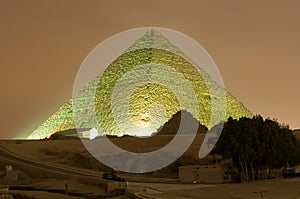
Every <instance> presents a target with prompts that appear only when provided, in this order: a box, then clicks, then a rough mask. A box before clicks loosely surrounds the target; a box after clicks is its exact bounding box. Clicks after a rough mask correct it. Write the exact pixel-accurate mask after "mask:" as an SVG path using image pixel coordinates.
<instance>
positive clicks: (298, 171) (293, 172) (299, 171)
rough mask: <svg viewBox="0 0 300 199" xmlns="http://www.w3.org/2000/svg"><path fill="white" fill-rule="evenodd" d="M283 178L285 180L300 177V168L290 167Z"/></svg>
mask: <svg viewBox="0 0 300 199" xmlns="http://www.w3.org/2000/svg"><path fill="white" fill-rule="evenodd" d="M282 176H283V177H285V178H295V177H300V167H299V166H298V167H297V166H296V167H289V168H286V169H285V171H284V172H283V174H282Z"/></svg>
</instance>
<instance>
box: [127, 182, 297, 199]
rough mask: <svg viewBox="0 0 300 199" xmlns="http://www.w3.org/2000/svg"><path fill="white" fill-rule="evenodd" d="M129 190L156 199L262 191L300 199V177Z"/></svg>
mask: <svg viewBox="0 0 300 199" xmlns="http://www.w3.org/2000/svg"><path fill="white" fill-rule="evenodd" d="M129 189H131V190H135V191H136V193H138V195H140V196H142V197H150V198H157V199H169V198H172V199H173V198H174V199H177V198H178V199H179V198H180V199H182V198H185V199H188V198H189V199H258V198H262V196H261V194H260V193H259V192H262V191H263V192H264V193H263V198H266V199H300V178H298V179H297V178H296V179H282V180H273V181H265V182H253V183H239V184H220V185H199V184H196V185H187V184H174V185H172V184H165V185H164V184H156V183H154V184H149V183H148V184H144V183H136V184H132V185H130V186H129ZM257 192H258V193H257Z"/></svg>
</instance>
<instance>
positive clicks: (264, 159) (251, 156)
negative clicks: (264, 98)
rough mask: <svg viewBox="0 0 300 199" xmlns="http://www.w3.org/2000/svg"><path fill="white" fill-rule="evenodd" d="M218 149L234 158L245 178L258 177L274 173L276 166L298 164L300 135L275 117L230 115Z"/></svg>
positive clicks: (227, 156)
mask: <svg viewBox="0 0 300 199" xmlns="http://www.w3.org/2000/svg"><path fill="white" fill-rule="evenodd" d="M215 152H216V153H218V154H220V155H221V156H222V157H223V158H226V159H231V160H232V162H233V164H234V165H235V166H236V167H237V168H238V170H239V171H240V173H241V176H242V178H243V179H244V180H247V181H249V180H254V179H259V178H264V177H268V176H270V175H272V170H273V169H274V168H281V167H283V166H285V165H288V164H289V165H292V164H297V163H298V162H299V161H296V160H295V159H294V157H295V154H296V138H295V136H294V135H293V132H292V131H291V130H290V129H289V127H288V126H284V125H280V124H279V123H278V122H277V121H275V120H270V119H266V120H264V119H263V118H262V117H261V116H255V117H253V118H240V119H239V120H235V119H232V118H229V119H228V121H227V122H226V123H225V124H224V128H223V131H222V134H221V136H220V139H219V141H218V143H217V144H216V148H215Z"/></svg>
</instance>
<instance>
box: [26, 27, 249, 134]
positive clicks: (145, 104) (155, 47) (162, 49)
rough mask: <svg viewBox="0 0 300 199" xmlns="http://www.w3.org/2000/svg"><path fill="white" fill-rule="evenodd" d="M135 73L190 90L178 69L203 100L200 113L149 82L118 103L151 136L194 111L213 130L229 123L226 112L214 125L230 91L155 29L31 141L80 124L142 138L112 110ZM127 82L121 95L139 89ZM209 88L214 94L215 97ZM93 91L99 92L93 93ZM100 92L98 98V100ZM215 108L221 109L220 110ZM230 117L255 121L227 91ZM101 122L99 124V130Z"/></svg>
mask: <svg viewBox="0 0 300 199" xmlns="http://www.w3.org/2000/svg"><path fill="white" fill-rule="evenodd" d="M160 66H164V67H165V68H167V69H166V70H165V71H164V69H163V68H162V69H161V70H157V68H160ZM130 71H135V72H134V73H132V75H136V76H137V77H140V74H143V78H144V79H145V81H146V80H147V81H149V82H151V80H152V78H153V76H156V77H161V78H162V79H164V80H165V81H166V82H170V83H172V84H173V85H174V87H176V90H177V91H178V92H185V88H183V87H182V85H179V84H178V85H177V81H176V79H174V77H175V74H172V71H176V73H178V74H180V75H181V76H182V77H183V78H185V79H186V80H187V81H188V82H189V84H190V86H191V88H192V89H193V90H194V93H195V96H196V98H197V101H198V105H199V109H195V108H194V107H193V106H186V107H182V106H180V104H179V102H178V99H177V98H176V95H175V94H174V92H172V90H170V89H169V88H168V87H166V86H163V85H159V84H157V83H147V84H144V85H142V86H140V87H138V88H137V89H135V91H134V92H133V93H132V95H131V96H130V98H129V103H128V104H125V105H124V103H122V100H124V99H122V98H120V99H117V100H119V101H120V104H121V105H120V106H121V107H119V108H120V109H126V108H127V107H125V106H128V113H127V116H128V117H129V118H130V120H131V121H132V123H134V124H135V125H136V126H137V127H140V128H148V129H150V130H148V131H147V132H146V133H148V134H151V133H153V132H155V131H156V130H157V129H158V128H159V127H160V126H162V125H163V124H164V123H166V122H167V121H169V120H170V119H171V118H172V116H173V115H174V114H175V113H177V112H178V111H180V110H186V111H187V112H189V113H191V114H192V115H193V116H194V117H195V118H196V119H198V121H199V122H200V123H201V124H203V125H205V126H207V127H208V128H210V127H212V126H213V125H215V124H217V123H218V122H221V121H223V120H224V118H222V116H221V115H222V114H220V118H217V119H216V120H215V121H211V114H212V103H211V100H212V99H217V98H218V93H222V92H224V88H222V87H221V86H219V85H218V84H217V83H215V82H214V81H213V80H212V79H211V78H210V76H209V75H208V74H206V73H205V72H204V71H202V70H201V69H199V67H197V66H195V64H194V63H193V62H192V61H191V60H190V59H189V58H188V57H187V56H185V55H184V53H182V52H181V51H180V50H179V49H178V48H177V47H176V46H174V45H173V44H171V43H170V42H169V41H168V40H167V39H166V38H165V37H164V36H163V35H162V34H160V33H159V32H157V31H154V30H153V31H149V32H146V33H145V34H144V35H143V36H142V37H140V38H139V39H138V40H137V41H136V42H135V43H134V44H133V45H132V46H130V47H129V48H128V49H127V50H126V51H125V52H124V53H123V54H122V55H120V56H119V57H117V58H116V59H115V60H114V61H113V62H111V63H110V64H109V66H108V67H107V68H106V69H105V70H104V71H103V73H102V74H99V75H98V76H96V78H95V79H93V80H92V81H91V82H90V83H88V85H87V86H86V87H85V88H83V89H82V90H80V91H79V92H78V93H77V94H76V95H75V96H74V97H73V99H71V100H69V101H68V102H67V103H66V104H64V105H63V106H62V107H60V108H59V110H58V111H57V112H55V113H54V114H53V115H52V116H51V117H50V118H49V119H47V120H46V121H45V122H44V123H43V124H41V125H40V126H39V127H38V128H37V129H36V130H34V131H33V132H32V133H31V134H30V135H29V137H28V139H41V138H45V137H49V136H51V135H52V134H53V133H55V132H57V131H63V130H67V129H74V128H75V126H76V128H93V127H97V128H98V129H101V131H102V132H103V133H104V134H106V135H116V136H123V135H126V134H130V135H134V134H135V135H140V132H135V131H134V129H131V130H130V133H128V132H127V131H126V130H124V129H122V128H120V127H119V125H118V122H121V123H123V124H124V125H125V126H126V120H124V118H122V117H121V118H119V120H116V118H115V116H116V115H117V117H118V113H113V110H112V98H113V92H114V89H115V87H116V85H117V84H118V82H119V81H120V80H121V79H122V78H123V79H122V81H123V80H124V78H126V74H128V73H129V72H130ZM170 71H171V72H170ZM125 80H127V81H125V82H126V85H125V84H124V85H123V89H122V90H121V92H120V96H122V94H124V95H125V94H126V92H127V90H130V88H133V86H135V85H134V82H132V80H131V79H130V78H128V79H125ZM208 88H210V89H212V90H213V91H214V92H213V94H212V93H211V92H210V89H208ZM93 90H95V91H96V92H95V93H93V92H92V91H93ZM122 92H124V93H122ZM225 92H226V91H225ZM94 94H95V96H92V95H94ZM90 99H94V100H90ZM184 100H185V101H186V102H189V100H191V97H190V94H189V93H187V94H186V98H185V99H184ZM122 104H123V105H122ZM187 104H188V103H187ZM123 106H124V107H123ZM90 107H95V111H96V120H97V121H95V118H91V117H92V116H91V115H92V114H91V113H92V112H93V111H94V110H91V109H90ZM215 108H216V109H218V107H215ZM220 109H221V107H220ZM162 110H163V111H162ZM198 111H199V112H198ZM74 115H76V117H78V118H79V119H78V118H77V122H76V125H75V124H74V118H73V116H74ZM229 116H231V117H233V118H240V117H251V116H252V114H251V113H250V112H249V111H248V110H247V109H246V108H245V107H244V106H243V105H242V104H241V103H240V102H238V101H237V100H236V99H235V98H234V97H233V96H232V95H231V94H230V93H228V92H226V118H228V117H229ZM117 121H118V122H117ZM95 122H96V123H97V124H98V126H95ZM128 128H131V127H128ZM150 131H151V132H150Z"/></svg>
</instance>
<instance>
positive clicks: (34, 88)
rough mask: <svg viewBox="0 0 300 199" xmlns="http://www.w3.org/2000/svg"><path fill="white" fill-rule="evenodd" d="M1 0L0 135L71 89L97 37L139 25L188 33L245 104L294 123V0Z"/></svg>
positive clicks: (26, 127) (41, 116)
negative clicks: (205, 52)
mask: <svg viewBox="0 0 300 199" xmlns="http://www.w3.org/2000/svg"><path fill="white" fill-rule="evenodd" d="M0 3H1V5H0V28H1V31H0V44H1V45H0V66H1V76H0V89H1V90H0V91H1V98H0V108H1V109H0V110H1V115H0V121H1V122H0V124H1V126H0V138H16V137H20V136H25V135H28V133H29V132H31V131H32V130H34V129H35V128H36V127H37V125H39V124H41V123H42V122H43V121H44V120H46V119H47V118H48V117H49V116H50V115H51V114H52V113H54V112H55V111H56V110H57V109H58V107H59V106H61V105H62V104H64V103H65V102H66V101H67V100H68V99H70V98H71V95H72V88H73V83H74V80H75V76H76V73H77V70H78V69H79V67H80V64H81V63H82V61H83V60H84V58H85V57H86V56H87V55H88V53H89V52H90V51H91V50H92V49H93V48H94V47H95V46H96V45H97V44H99V43H100V42H101V41H103V40H105V39H106V38H108V37H110V36H111V35H113V34H116V33H119V32H121V31H125V30H127V29H131V28H137V27H145V26H154V27H164V28H170V29H174V30H177V31H179V32H182V33H184V34H186V35H188V36H190V37H192V38H193V39H195V40H196V41H197V42H199V43H200V44H201V45H202V46H203V47H204V48H205V49H206V50H207V51H208V53H209V54H210V55H211V57H212V58H213V60H214V61H215V62H216V64H217V66H218V68H219V70H220V72H221V74H222V76H223V81H224V84H225V87H226V89H227V90H228V91H229V92H231V93H232V94H233V95H234V96H235V97H236V98H237V99H238V100H240V101H241V102H243V104H244V105H245V106H246V107H247V108H248V109H249V110H250V111H252V113H254V114H261V115H263V116H264V117H270V118H276V119H278V121H279V122H281V123H286V124H289V125H290V127H291V128H293V129H294V128H300V120H299V112H300V111H299V109H300V108H299V104H298V102H299V101H300V92H299V86H300V83H299V79H298V77H299V75H300V26H299V24H300V12H299V6H300V2H299V1H271V0H269V1H260V0H255V1H244V0H242V1H241V0H235V1H233V0H229V1H216V0H212V1H211V0H208V1H196V0H195V1H174V0H166V1H163V2H162V1H158V0H157V1H154V0H152V1H141V0H127V1H122V0H119V1H115V0H107V1H101V0H98V1H90V0H89V1H85V0H81V1H76V0H63V1H61V0H47V1H39V0H35V1H32V0H27V1H21V0H19V1H16V0H1V1H0ZM26 132H27V134H26Z"/></svg>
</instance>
